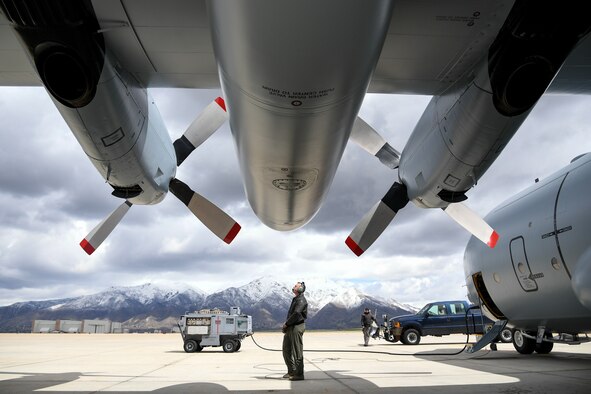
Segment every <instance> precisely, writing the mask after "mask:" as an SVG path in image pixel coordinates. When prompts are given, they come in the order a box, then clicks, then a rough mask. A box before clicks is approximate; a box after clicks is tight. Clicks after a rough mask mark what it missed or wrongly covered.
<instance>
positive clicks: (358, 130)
mask: <svg viewBox="0 0 591 394" xmlns="http://www.w3.org/2000/svg"><path fill="white" fill-rule="evenodd" d="M349 139H350V140H351V141H353V142H355V143H356V144H357V145H359V146H360V147H362V148H363V149H365V151H367V152H368V153H369V154H370V155H373V156H375V157H377V158H378V159H379V160H380V161H381V162H382V164H384V165H385V166H386V167H389V168H391V169H395V168H398V164H399V163H400V152H398V151H397V150H396V149H394V148H393V147H392V146H391V145H390V144H389V143H387V142H386V140H385V139H384V138H383V137H382V136H381V135H380V134H379V133H378V132H377V131H376V130H375V129H374V128H373V127H371V126H370V125H369V124H367V122H365V121H364V120H363V119H361V118H360V117H359V116H358V117H357V119H355V123H354V124H353V129H351V136H350V137H349Z"/></svg>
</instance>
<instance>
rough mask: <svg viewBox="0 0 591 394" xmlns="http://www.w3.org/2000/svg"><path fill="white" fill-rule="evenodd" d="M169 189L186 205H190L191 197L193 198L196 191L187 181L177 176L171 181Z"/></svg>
mask: <svg viewBox="0 0 591 394" xmlns="http://www.w3.org/2000/svg"><path fill="white" fill-rule="evenodd" d="M169 190H170V192H171V193H172V194H174V195H175V196H176V198H178V199H179V200H181V201H182V203H183V204H185V205H186V206H189V202H191V198H193V194H194V193H195V192H194V191H193V190H191V188H190V187H189V186H187V184H186V183H184V182H182V181H179V180H178V179H176V178H173V179H172V180H171V181H170V184H169Z"/></svg>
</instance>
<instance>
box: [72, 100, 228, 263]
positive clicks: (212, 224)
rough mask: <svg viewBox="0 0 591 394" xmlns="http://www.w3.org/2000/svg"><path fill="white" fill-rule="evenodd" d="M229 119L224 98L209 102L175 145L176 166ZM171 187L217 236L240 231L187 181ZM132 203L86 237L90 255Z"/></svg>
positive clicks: (174, 181)
mask: <svg viewBox="0 0 591 394" xmlns="http://www.w3.org/2000/svg"><path fill="white" fill-rule="evenodd" d="M227 119H228V115H227V113H226V104H225V102H224V99H222V98H221V97H218V98H216V99H215V100H214V101H213V102H212V103H210V104H209V105H208V106H207V107H205V109H204V110H203V111H202V112H201V114H200V115H199V116H198V117H197V118H195V120H194V121H193V122H192V123H191V124H190V125H189V127H188V128H187V130H186V131H185V132H184V133H183V135H182V137H180V138H179V139H177V140H176V141H175V142H174V144H173V146H174V150H175V153H176V158H177V166H180V165H181V164H182V163H183V162H184V161H185V159H186V158H187V157H188V156H189V155H190V154H191V153H192V152H193V151H194V150H195V149H196V148H197V147H198V146H199V145H201V144H202V143H203V142H204V141H205V140H207V139H208V138H209V137H210V136H211V135H212V134H213V133H214V132H215V131H216V130H217V129H219V128H220V126H221V125H222V124H223V123H224V122H225V121H226V120H227ZM169 190H170V191H171V192H172V194H173V195H175V196H176V197H177V198H178V199H179V200H181V202H183V204H185V205H186V206H187V208H189V210H190V211H191V212H192V213H193V214H194V215H195V216H196V217H197V218H198V219H199V220H200V221H201V222H202V223H203V224H204V225H205V226H206V227H207V228H208V229H210V230H211V231H212V232H213V233H214V234H215V235H216V236H218V237H219V238H220V239H222V240H223V241H224V242H226V243H228V244H229V243H230V242H232V240H233V239H234V238H235V237H236V235H237V234H238V232H239V231H240V225H239V224H238V223H237V222H236V221H235V220H234V219H232V218H231V217H230V216H229V215H228V214H226V213H225V212H224V211H222V210H221V209H220V208H218V207H217V206H216V205H215V204H213V203H212V202H210V201H209V200H207V199H206V198H205V197H203V196H201V195H200V194H198V193H196V192H194V191H193V190H191V188H190V187H189V186H187V185H186V184H185V183H184V182H182V181H180V180H178V179H176V178H173V179H172V180H171V181H170V183H169ZM131 206H132V203H131V202H129V201H127V200H126V201H125V202H124V203H123V204H121V205H120V206H119V207H118V208H117V209H115V211H113V212H112V213H111V214H110V215H109V216H108V217H107V218H106V219H105V220H103V221H102V222H101V223H99V224H98V225H97V226H96V227H95V228H94V229H93V230H92V231H91V232H90V233H89V234H88V235H87V236H86V237H85V238H84V239H83V240H82V242H80V246H81V247H82V249H84V251H85V252H86V253H88V254H89V255H90V254H92V253H93V252H94V251H95V250H96V249H97V248H98V247H99V245H100V244H101V243H102V242H103V241H104V240H105V239H106V238H107V237H108V236H109V234H110V233H111V232H112V231H113V229H114V228H115V227H116V226H117V224H118V223H119V222H120V221H121V219H122V218H123V216H125V214H126V213H127V211H128V210H129V208H131Z"/></svg>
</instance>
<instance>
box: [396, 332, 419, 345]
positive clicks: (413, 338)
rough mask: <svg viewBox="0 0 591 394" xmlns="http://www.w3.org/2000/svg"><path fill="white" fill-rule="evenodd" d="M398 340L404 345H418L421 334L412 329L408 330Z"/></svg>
mask: <svg viewBox="0 0 591 394" xmlns="http://www.w3.org/2000/svg"><path fill="white" fill-rule="evenodd" d="M400 340H401V341H402V343H404V344H405V345H418V344H419V342H421V334H419V332H418V331H417V330H415V329H414V328H409V329H407V330H406V331H404V332H403V333H402V338H401V339H400Z"/></svg>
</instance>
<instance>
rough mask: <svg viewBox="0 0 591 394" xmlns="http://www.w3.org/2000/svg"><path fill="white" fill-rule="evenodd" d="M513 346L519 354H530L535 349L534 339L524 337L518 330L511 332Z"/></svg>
mask: <svg viewBox="0 0 591 394" xmlns="http://www.w3.org/2000/svg"><path fill="white" fill-rule="evenodd" d="M513 347H514V348H515V350H517V351H518V352H519V353H521V354H532V353H533V351H534V350H535V349H536V341H535V340H534V339H531V338H526V337H524V336H523V333H522V332H521V331H519V330H515V332H513Z"/></svg>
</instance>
